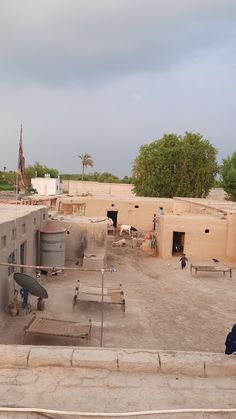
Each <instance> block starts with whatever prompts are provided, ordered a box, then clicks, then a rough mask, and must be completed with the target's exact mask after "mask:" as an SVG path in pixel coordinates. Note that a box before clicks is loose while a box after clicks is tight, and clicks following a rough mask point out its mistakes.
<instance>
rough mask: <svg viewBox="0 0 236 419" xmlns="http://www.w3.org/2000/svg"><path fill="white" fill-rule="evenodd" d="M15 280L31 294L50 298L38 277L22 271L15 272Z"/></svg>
mask: <svg viewBox="0 0 236 419" xmlns="http://www.w3.org/2000/svg"><path fill="white" fill-rule="evenodd" d="M14 280H15V281H16V282H17V284H18V285H20V287H22V288H27V290H28V291H29V293H30V294H32V295H35V296H36V297H39V298H48V293H47V291H46V290H45V288H44V287H42V285H40V283H39V282H38V281H37V279H35V278H33V277H32V276H29V275H26V274H23V273H21V272H16V273H14Z"/></svg>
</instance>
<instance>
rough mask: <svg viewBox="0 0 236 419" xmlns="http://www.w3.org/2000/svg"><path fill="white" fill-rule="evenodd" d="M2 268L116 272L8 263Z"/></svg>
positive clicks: (110, 269)
mask: <svg viewBox="0 0 236 419" xmlns="http://www.w3.org/2000/svg"><path fill="white" fill-rule="evenodd" d="M0 266H13V267H16V268H17V267H18V268H31V269H39V270H40V269H43V270H44V269H45V270H46V269H48V270H52V269H55V270H58V271H81V272H115V271H116V269H114V268H104V269H89V268H74V267H69V266H41V265H22V264H20V263H7V262H0Z"/></svg>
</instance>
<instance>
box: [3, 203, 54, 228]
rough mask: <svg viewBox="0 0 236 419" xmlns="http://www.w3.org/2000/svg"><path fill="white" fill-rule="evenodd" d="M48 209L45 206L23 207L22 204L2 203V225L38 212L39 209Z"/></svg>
mask: <svg viewBox="0 0 236 419" xmlns="http://www.w3.org/2000/svg"><path fill="white" fill-rule="evenodd" d="M42 208H45V209H46V207H45V206H44V205H37V206H35V205H32V206H31V205H21V204H17V205H14V204H1V203H0V223H1V224H2V223H5V222H7V221H12V220H15V219H16V218H20V217H24V216H25V215H28V214H31V213H32V212H36V211H38V210H39V209H42Z"/></svg>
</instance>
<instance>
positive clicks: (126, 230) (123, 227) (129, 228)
mask: <svg viewBox="0 0 236 419" xmlns="http://www.w3.org/2000/svg"><path fill="white" fill-rule="evenodd" d="M132 231H138V230H137V228H135V227H133V226H130V225H126V224H122V225H121V226H120V236H122V233H123V232H124V233H128V234H129V236H130V234H131V232H132Z"/></svg>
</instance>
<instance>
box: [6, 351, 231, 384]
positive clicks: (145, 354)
mask: <svg viewBox="0 0 236 419" xmlns="http://www.w3.org/2000/svg"><path fill="white" fill-rule="evenodd" d="M26 367H30V368H37V367H64V368H69V367H73V368H88V369H92V368H94V369H95V368H100V369H103V370H108V371H120V372H147V373H150V372H151V373H163V374H178V375H186V376H196V377H217V376H221V377H227V376H228V377H230V376H231V377H232V376H233V377H235V376H236V355H231V356H228V355H224V354H217V353H209V352H176V351H158V350H156V351H155V350H141V349H140V350H138V349H106V348H92V347H90V348H84V347H83V348H79V347H69V346H60V347H58V346H57V347H55V346H28V345H25V346H24V345H0V369H1V368H2V369H3V368H26Z"/></svg>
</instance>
